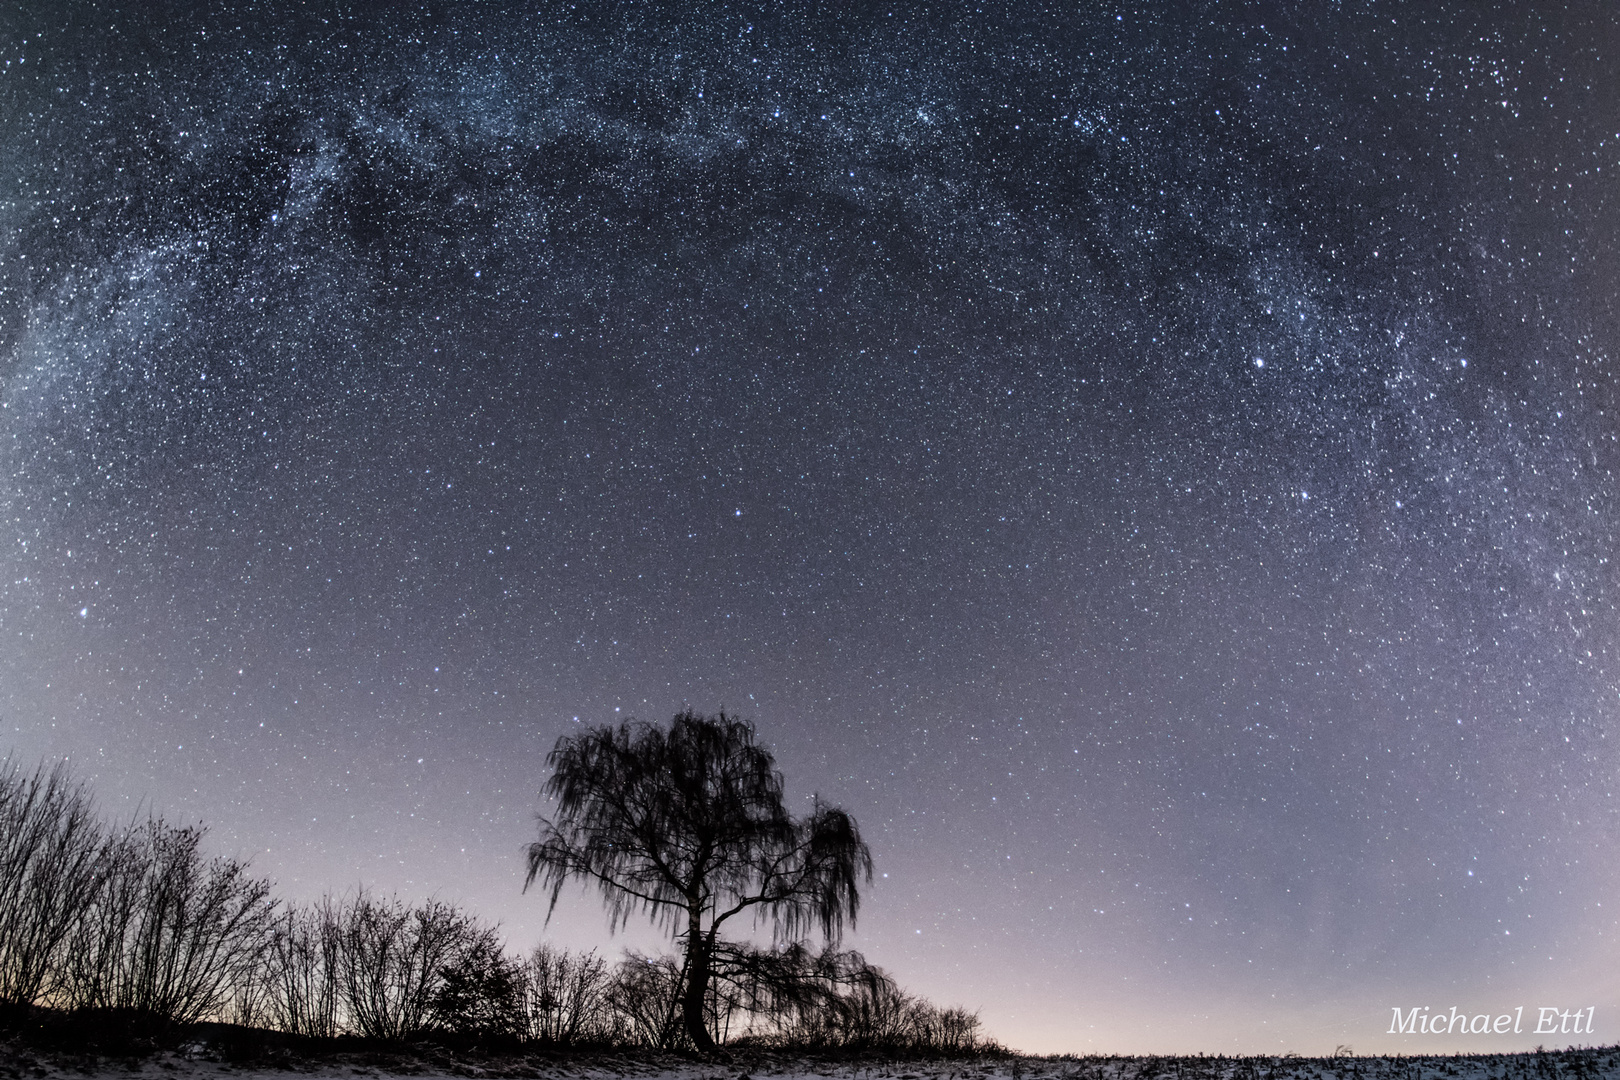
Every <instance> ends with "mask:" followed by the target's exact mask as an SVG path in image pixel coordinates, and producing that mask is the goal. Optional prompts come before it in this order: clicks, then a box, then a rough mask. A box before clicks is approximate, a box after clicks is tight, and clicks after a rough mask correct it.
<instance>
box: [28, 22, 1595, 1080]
mask: <svg viewBox="0 0 1620 1080" xmlns="http://www.w3.org/2000/svg"><path fill="white" fill-rule="evenodd" d="M1163 6H1164V7H1166V8H1173V9H1174V10H1173V11H1157V12H1152V11H1150V12H1144V11H1139V10H1134V9H1130V8H1126V7H1121V6H1117V5H1106V4H1099V5H1091V6H1083V7H1082V9H1081V10H1079V11H1078V12H1076V11H1074V10H1071V9H1069V8H1063V9H1059V8H1055V7H1054V8H1050V9H1046V8H1041V7H1039V6H1032V5H1020V6H1016V7H996V6H990V5H985V6H983V7H982V9H981V8H970V7H966V6H963V7H952V8H939V9H924V8H921V7H917V6H905V5H897V6H894V7H892V8H889V7H881V6H865V5H862V6H861V10H860V11H859V12H850V11H842V10H840V9H839V8H838V7H837V6H825V7H822V6H814V5H803V6H788V7H772V9H771V11H770V13H768V14H767V13H764V12H755V13H752V14H750V13H749V12H747V11H745V10H742V9H738V8H735V7H729V6H724V5H718V4H706V3H701V2H700V3H695V4H691V5H684V6H672V7H671V9H670V13H669V14H667V15H659V14H657V13H655V12H652V11H650V10H649V9H647V8H646V7H644V6H642V5H633V4H622V5H618V4H607V3H592V4H584V3H581V4H579V5H578V7H577V9H576V8H575V7H574V6H572V5H566V4H564V5H536V6H535V8H533V9H532V10H526V9H520V8H515V7H507V6H500V5H493V4H477V3H471V4H458V5H442V6H441V5H428V6H425V7H422V8H420V9H415V10H410V11H404V10H402V11H395V12H389V13H386V14H376V15H367V14H356V12H355V11H354V10H351V9H346V8H340V7H338V6H335V5H334V6H325V5H292V4H277V5H268V6H261V5H246V4H244V5H241V6H229V5H223V6H209V7H206V8H204V7H201V6H189V5H168V6H165V5H158V4H152V5H146V4H143V5H130V6H129V7H130V10H126V11H122V12H118V11H111V12H109V11H97V10H95V9H94V8H93V7H92V6H91V5H87V4H55V5H52V4H39V3H33V4H18V3H13V4H11V5H10V6H9V7H8V8H7V9H6V10H5V11H4V13H3V14H0V62H3V66H0V406H3V409H0V641H3V642H4V644H3V645H0V751H4V752H9V753H11V754H13V755H14V756H15V757H16V758H17V759H18V760H21V761H23V762H27V763H32V762H33V761H36V760H41V759H47V758H58V757H64V756H65V757H68V758H70V759H71V760H72V761H73V762H74V764H75V768H76V770H77V772H78V774H79V775H80V776H82V777H84V778H86V779H87V780H89V781H90V782H91V783H92V784H93V785H94V786H95V788H96V789H97V791H98V793H99V795H100V798H101V801H102V804H103V805H104V807H106V808H107V809H108V811H109V812H116V813H118V814H128V813H133V812H145V809H146V808H151V809H153V810H155V811H157V812H160V813H163V814H165V815H167V816H169V817H171V818H173V819H176V820H202V821H206V822H207V823H208V824H209V825H210V827H211V830H212V831H211V834H210V836H211V843H212V844H213V845H214V846H215V848H216V850H221V851H227V852H231V853H236V854H244V855H250V856H251V857H252V858H253V860H254V865H255V866H256V867H258V868H259V869H260V870H261V871H263V872H265V873H267V874H269V875H271V876H272V877H274V878H275V879H276V880H277V882H278V889H279V891H280V893H281V894H282V895H284V896H288V897H291V898H308V897H313V896H316V895H319V894H320V893H322V892H325V891H329V890H330V891H337V892H341V891H343V890H345V889H349V888H353V887H355V886H357V885H361V884H364V885H367V886H370V887H373V888H377V889H379V890H382V891H384V892H390V891H398V892H400V893H401V894H402V895H411V896H420V895H426V894H430V893H436V894H438V895H440V896H445V897H448V898H453V899H456V900H458V901H462V902H465V903H467V904H469V905H470V906H472V907H474V908H476V909H477V910H478V911H480V912H482V913H483V914H485V915H487V916H489V917H491V918H500V919H501V920H502V921H503V923H504V925H505V928H506V932H507V933H508V935H509V936H510V937H511V939H512V940H513V942H514V944H515V945H520V946H524V947H526V946H527V945H528V944H530V943H532V942H533V941H534V940H537V939H538V938H539V937H540V936H541V934H542V933H545V934H549V935H552V936H554V937H556V938H557V939H558V940H561V941H564V942H567V943H569V944H573V945H586V944H597V945H601V946H603V947H605V948H607V949H609V950H612V949H616V948H617V947H618V945H619V943H620V941H629V942H631V943H634V944H641V945H643V946H644V947H650V946H655V945H656V944H657V942H658V940H659V939H658V936H657V935H656V933H654V932H652V931H650V930H647V931H639V932H637V933H632V934H631V935H630V937H629V938H624V939H619V940H612V939H609V938H608V937H607V926H606V922H605V919H604V918H603V917H602V915H601V914H600V911H599V909H598V908H597V906H596V904H595V902H594V901H593V900H591V899H590V898H589V897H581V898H580V899H578V901H577V903H574V904H573V906H569V905H566V904H565V905H564V908H563V909H561V910H560V911H559V913H558V915H557V917H556V918H554V919H553V920H552V922H551V924H550V926H549V927H545V926H544V922H545V912H544V903H543V902H542V901H541V900H539V899H537V898H535V897H533V896H527V897H526V896H523V895H521V893H520V885H521V871H520V865H521V849H522V845H523V844H524V843H525V842H526V841H527V840H528V839H530V838H531V836H532V835H533V829H534V826H533V815H534V814H536V813H537V812H540V811H541V810H542V809H543V806H542V804H541V801H540V798H539V793H538V792H539V787H540V783H541V782H542V780H543V778H544V775H545V771H544V756H545V753H546V752H547V751H548V750H549V749H550V747H551V745H552V744H553V742H554V741H555V740H556V738H557V737H558V735H560V734H563V733H566V732H570V731H573V730H576V725H584V724H596V723H605V722H612V721H616V720H621V719H624V718H626V717H630V716H635V717H638V718H642V719H648V720H667V719H668V718H669V717H670V716H671V715H673V714H674V713H675V712H676V711H678V710H679V709H680V708H682V707H683V706H685V705H690V706H692V707H693V708H696V709H699V710H701V711H706V712H713V711H716V710H718V709H720V708H721V707H724V708H725V709H727V710H728V711H732V712H736V713H739V714H741V715H743V716H746V717H748V718H750V719H752V720H754V721H755V722H756V723H757V724H758V726H759V729H760V731H761V734H762V736H763V737H764V739H765V740H766V741H767V742H768V743H769V744H770V745H771V746H772V747H773V748H774V749H775V751H776V754H777V757H778V760H779V763H780V764H781V766H782V768H783V770H784V772H785V773H786V775H787V777H788V783H789V787H790V791H791V792H792V793H793V796H794V798H795V799H807V798H808V797H809V796H810V795H811V794H812V793H813V792H817V791H819V792H820V793H821V794H822V795H823V796H824V797H826V798H828V799H831V800H832V801H834V802H837V803H839V804H842V805H844V806H845V807H847V808H848V809H849V810H850V811H851V812H852V813H854V815H855V816H856V818H857V820H858V821H859V822H860V824H861V826H862V828H863V830H864V832H865V834H866V836H867V838H868V840H869V841H870V843H871V845H872V847H873V851H874V855H875V857H876V860H877V868H878V872H879V877H878V878H877V879H876V881H875V882H874V884H873V887H872V889H871V891H870V894H869V896H868V898H867V903H866V905H865V906H864V907H863V911H862V917H861V922H860V924H859V927H858V928H857V931H856V932H855V933H854V934H853V936H851V937H850V938H849V939H848V943H849V944H850V945H852V946H854V947H857V948H860V949H861V950H863V951H864V952H865V953H866V954H867V955H868V957H869V958H870V959H872V960H873V961H874V962H876V963H878V964H880V965H882V966H884V967H886V968H888V969H889V970H891V971H892V972H894V973H895V974H896V975H897V977H899V979H900V980H901V981H902V983H904V984H905V985H907V986H908V987H910V988H912V989H914V990H917V991H919V992H923V993H926V994H928V995H930V996H932V997H934V998H936V999H939V1000H941V1001H943V1002H946V1003H958V1002H959V1003H962V1004H965V1005H968V1006H970V1007H976V1008H979V1009H980V1010H981V1012H982V1015H983V1017H984V1019H985V1021H986V1022H987V1024H988V1026H989V1028H990V1030H991V1031H992V1033H993V1034H995V1035H998V1036H999V1037H1001V1038H1002V1039H1004V1040H1006V1041H1008V1042H1010V1043H1012V1044H1014V1045H1017V1046H1021V1047H1024V1048H1028V1049H1036V1050H1063V1049H1068V1050H1080V1051H1083V1050H1119V1051H1132V1050H1158V1051H1164V1050H1184V1051H1185V1050H1206V1051H1231V1050H1234V1049H1236V1050H1247V1051H1266V1052H1274V1051H1283V1050H1295V1051H1300V1052H1321V1051H1325V1050H1328V1049H1331V1048H1332V1047H1333V1046H1334V1045H1335V1044H1338V1043H1350V1044H1352V1045H1354V1046H1356V1047H1357V1048H1358V1049H1364V1050H1374V1049H1392V1050H1395V1049H1407V1050H1417V1049H1420V1047H1419V1046H1418V1044H1417V1042H1415V1041H1414V1040H1412V1039H1410V1038H1406V1037H1400V1036H1388V1035H1385V1034H1383V1033H1384V1032H1385V1029H1386V1028H1387V1026H1388V1024H1389V1022H1390V1016H1391V1012H1390V1010H1391V1008H1392V1007H1394V1006H1406V1007H1415V1006H1432V1007H1435V1008H1437V1009H1440V1010H1444V1009H1446V1008H1447V1007H1449V1006H1451V1005H1458V1006H1459V1007H1460V1008H1462V1009H1464V1010H1469V1011H1478V1012H1486V1011H1489V1012H1492V1013H1499V1012H1502V1011H1505V1010H1507V1009H1511V1008H1512V1007H1514V1006H1517V1005H1521V1004H1522V1005H1526V1006H1528V1007H1531V1008H1532V1009H1533V1008H1534V1007H1535V1006H1538V1005H1559V1006H1561V1007H1565V1008H1574V1007H1577V1006H1579V1007H1583V1008H1584V1007H1586V1006H1595V1007H1596V1013H1595V1016H1596V1023H1595V1041H1597V1042H1605V1041H1611V1042H1612V1041H1613V1040H1614V1039H1615V1038H1616V1037H1620V1027H1615V1026H1614V1025H1615V1023H1617V1022H1620V1021H1617V1020H1616V1013H1615V1011H1614V1008H1615V1007H1616V1006H1620V981H1617V979H1616V976H1615V975H1614V973H1613V972H1614V967H1615V965H1614V961H1615V959H1616V955H1615V950H1616V940H1617V933H1620V925H1617V922H1616V919H1615V914H1616V912H1615V906H1616V904H1620V898H1615V897H1614V891H1615V890H1614V885H1615V884H1616V878H1617V874H1616V871H1615V867H1616V865H1617V863H1616V860H1615V859H1614V858H1613V857H1612V851H1613V850H1614V841H1615V840H1616V825H1617V822H1616V818H1615V807H1614V804H1613V801H1612V798H1611V793H1612V789H1613V786H1614V779H1615V768H1616V764H1617V762H1616V754H1615V752H1614V749H1615V747H1614V745H1613V744H1610V743H1609V742H1608V741H1607V738H1606V736H1607V735H1608V734H1609V733H1610V732H1611V729H1612V728H1613V726H1614V721H1615V718H1616V715H1617V704H1620V702H1617V693H1620V685H1617V682H1616V660H1617V658H1616V648H1617V645H1620V624H1617V615H1620V606H1617V598H1620V593H1617V587H1620V581H1617V579H1616V568H1615V566H1614V565H1613V564H1612V563H1611V558H1612V556H1613V552H1614V549H1615V542H1614V541H1615V536H1616V531H1617V530H1616V526H1617V523H1620V517H1617V514H1620V505H1617V495H1620V488H1617V485H1616V480H1615V475H1614V470H1615V468H1616V467H1617V464H1620V442H1617V434H1620V425H1617V423H1616V417H1615V410H1616V409H1617V408H1620V400H1617V398H1620V393H1617V382H1616V372H1615V364H1616V357H1615V355H1614V350H1615V343H1616V334H1617V331H1620V324H1617V318H1616V306H1615V300H1614V298H1615V290H1616V283H1617V282H1620V242H1617V237H1620V212H1617V207H1616V201H1615V195H1614V192H1615V179H1616V177H1617V176H1620V79H1617V78H1616V77H1615V71H1616V70H1620V69H1617V67H1616V64H1617V61H1620V20H1617V19H1616V18H1615V15H1614V13H1613V11H1612V9H1609V8H1607V7H1606V6H1605V5H1602V4H1587V5H1582V4H1575V5H1571V6H1570V8H1569V9H1567V10H1563V11H1560V12H1558V13H1557V14H1550V13H1538V12H1536V11H1534V10H1532V9H1533V8H1538V7H1543V5H1520V6H1519V7H1518V8H1517V9H1516V10H1514V11H1512V12H1508V13H1506V14H1499V15H1498V14H1490V13H1486V12H1482V11H1480V10H1479V7H1480V6H1479V5H1473V4H1464V3H1458V4H1454V5H1424V6H1419V5H1407V4H1402V5H1385V4H1376V3H1368V4H1355V5H1348V4H1347V5H1343V6H1340V5H1337V4H1321V5H1300V6H1299V7H1298V8H1294V7H1288V6H1268V5H1239V4H1214V5H1209V4H1205V5H1194V4H1188V5H1163ZM363 7H364V6H363V5H362V8H363ZM1606 904H1607V905H1608V906H1605V905H1606ZM638 933H639V934H640V935H641V936H638ZM1567 1041H1570V1040H1568V1039H1563V1040H1559V1039H1548V1038H1546V1037H1545V1036H1543V1037H1535V1036H1530V1035H1524V1036H1522V1037H1518V1038H1517V1039H1516V1040H1515V1038H1514V1037H1511V1036H1508V1037H1494V1036H1493V1037H1485V1036H1479V1037H1475V1038H1473V1040H1472V1041H1471V1042H1470V1041H1469V1040H1465V1039H1462V1038H1460V1037H1459V1038H1456V1039H1453V1040H1451V1042H1450V1043H1448V1044H1447V1045H1446V1046H1444V1047H1439V1046H1437V1045H1433V1044H1430V1043H1427V1042H1425V1043H1424V1044H1423V1045H1422V1047H1421V1049H1426V1050H1432V1049H1447V1050H1449V1049H1455V1048H1456V1047H1458V1046H1468V1045H1472V1046H1477V1047H1479V1048H1481V1049H1517V1048H1522V1047H1523V1046H1530V1045H1534V1044H1535V1043H1538V1042H1547V1043H1549V1044H1551V1043H1558V1044H1560V1045H1562V1043H1563V1042H1567ZM1586 1041H1588V1042H1590V1041H1594V1040H1593V1039H1587V1040H1586Z"/></svg>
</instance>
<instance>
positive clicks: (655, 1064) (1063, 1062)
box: [0, 1043, 1620, 1080]
mask: <svg viewBox="0 0 1620 1080" xmlns="http://www.w3.org/2000/svg"><path fill="white" fill-rule="evenodd" d="M236 1056H238V1057H245V1058H246V1060H238V1061H233V1060H230V1057H231V1055H229V1054H227V1053H225V1052H222V1049H221V1048H217V1047H211V1046H205V1045H193V1046H190V1047H186V1048H183V1049H181V1050H178V1051H166V1052H163V1053H160V1054H156V1055H153V1056H149V1057H145V1058H140V1059H126V1058H117V1057H92V1056H81V1055H75V1054H69V1053H43V1052H37V1051H32V1050H28V1049H23V1048H19V1047H17V1046H14V1045H9V1044H5V1043H0V1078H4V1080H10V1078H17V1080H21V1078H25V1077H31V1078H37V1080H84V1078H86V1077H102V1076H105V1077H119V1078H129V1080H133V1078H137V1077H151V1078H158V1077H162V1078H165V1080H215V1078H226V1077H229V1078H232V1080H290V1078H291V1077H309V1078H311V1080H316V1078H332V1080H336V1078H339V1077H342V1078H344V1080H363V1078H368V1077H369V1078H375V1080H386V1078H391V1077H415V1078H419V1080H433V1078H437V1077H445V1078H448V1077H478V1078H488V1080H496V1078H520V1077H521V1078H524V1080H766V1078H769V1080H1563V1078H1567V1080H1620V1047H1600V1048H1594V1049H1584V1050H1562V1051H1549V1052H1547V1053H1542V1054H1534V1053H1532V1054H1482V1055H1477V1056H1467V1057H1341V1058H1332V1059H1328V1058H1295V1057H1289V1058H1275V1057H1236V1058H1234V1057H1191V1058H1189V1057H1180V1058H1174V1057H1068V1056H1064V1057H1046V1058H1035V1057H1016V1056H1015V1057H1005V1058H985V1059H974V1060H957V1061H905V1060H899V1061H897V1060H893V1059H884V1058H881V1057H869V1058H861V1059H852V1060H817V1059H813V1058H805V1057H798V1056H787V1055H778V1054H770V1053H763V1052H741V1053H736V1054H733V1055H732V1057H731V1059H730V1060H729V1061H724V1062H721V1061H707V1062H705V1061H694V1060H690V1059H686V1058H681V1057H676V1056H671V1055H657V1054H645V1053H617V1054H615V1053H595V1054H580V1055H559V1054H542V1053H535V1054H512V1055H503V1056H499V1057H485V1056H481V1055H477V1054H466V1053H451V1052H448V1051H444V1050H440V1049H436V1048H420V1049H417V1048H411V1049H403V1050H386V1051H384V1050H356V1051H354V1052H339V1053H331V1054H323V1055H321V1056H319V1057H317V1058H305V1057H295V1056H291V1055H287V1054H284V1053H278V1052H275V1051H270V1052H257V1053H254V1054H251V1055H240V1054H239V1055H236Z"/></svg>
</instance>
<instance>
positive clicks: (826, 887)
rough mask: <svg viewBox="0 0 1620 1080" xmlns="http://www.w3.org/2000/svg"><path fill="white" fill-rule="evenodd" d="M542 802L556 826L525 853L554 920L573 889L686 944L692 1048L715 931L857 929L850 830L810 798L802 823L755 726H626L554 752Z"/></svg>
mask: <svg viewBox="0 0 1620 1080" xmlns="http://www.w3.org/2000/svg"><path fill="white" fill-rule="evenodd" d="M546 761H547V764H548V765H550V766H551V769H552V773H551V778H550V779H549V780H548V781H547V782H546V786H545V793H546V794H547V795H550V796H552V797H554V798H555V799H556V800H557V814H556V817H555V818H553V819H549V820H548V819H542V820H541V829H540V839H539V840H538V841H537V842H536V843H534V844H531V845H530V846H529V872H528V879H527V881H526V882H525V883H524V888H525V889H527V888H528V887H529V886H530V885H532V884H534V882H535V881H536V880H537V879H538V880H540V881H541V882H542V883H543V884H544V885H546V886H549V887H550V889H551V904H552V907H553V908H555V907H556V904H557V898H558V896H559V895H560V894H561V892H562V887H563V885H564V884H565V883H566V882H567V881H569V880H570V879H573V878H579V879H582V880H583V881H585V882H588V883H594V884H595V885H596V886H597V887H598V888H599V889H600V890H601V893H602V897H603V899H604V900H605V901H606V903H607V906H608V912H609V917H610V919H611V923H612V926H613V928H614V929H617V928H618V927H619V926H620V925H621V924H622V923H623V922H624V921H625V920H626V919H627V918H628V917H629V916H630V915H631V914H632V913H635V912H643V913H645V914H647V915H648V916H649V917H650V918H652V920H653V921H654V922H655V923H656V924H658V925H661V926H664V927H666V928H668V929H670V930H671V931H673V932H674V934H675V936H676V937H677V938H680V939H683V941H684V945H685V965H684V971H683V975H682V981H681V1017H682V1021H683V1027H684V1029H685V1031H686V1034H687V1036H688V1037H689V1038H690V1039H691V1040H692V1042H693V1044H694V1045H696V1046H697V1047H698V1048H699V1049H700V1050H713V1049H714V1048H715V1042H714V1038H713V1036H712V1035H711V1034H710V1032H709V1029H708V1025H707V1023H706V1021H705V1008H704V1006H705V997H706V995H707V993H708V990H709V980H710V977H711V974H712V972H713V964H714V957H715V950H716V945H717V943H718V942H719V940H720V938H719V934H720V928H721V927H722V926H723V925H724V924H725V923H726V922H727V921H729V920H730V919H732V918H734V917H736V916H738V915H741V914H743V913H745V912H746V913H748V914H750V915H751V916H753V917H754V918H755V919H756V920H766V921H769V922H770V923H771V925H772V926H773V928H774V930H775V932H776V933H777V935H778V936H779V937H783V938H792V937H796V936H798V935H800V934H802V933H804V932H805V931H807V930H810V929H811V928H818V929H820V931H821V932H822V934H823V935H824V936H825V937H826V938H827V939H828V940H829V941H834V940H836V939H837V938H838V937H839V936H840V934H841V933H842V931H843V926H844V920H845V919H846V918H847V919H848V920H849V921H850V923H852V924H853V923H854V921H855V915H856V912H857V910H858V909H859V906H860V893H859V879H860V878H861V877H862V876H863V875H864V876H865V878H866V879H867V880H868V881H870V880H871V877H872V856H871V852H870V851H869V850H868V849H867V846H866V844H865V843H864V842H862V840H861V836H860V832H859V831H858V830H857V829H856V827H855V821H854V819H853V818H851V817H850V816H849V814H847V813H845V812H844V811H843V810H841V809H839V808H837V807H832V806H825V805H822V803H821V802H820V800H817V801H816V802H815V804H814V806H813V808H812V810H811V812H810V814H809V816H808V817H806V818H804V819H802V820H798V819H795V818H793V817H792V816H791V815H790V814H789V813H788V812H787V810H786V808H785V807H784V806H783V805H782V775H781V773H779V772H777V771H776V762H775V760H774V759H773V758H772V757H771V754H770V751H768V750H766V749H765V748H764V747H762V746H759V745H758V744H757V743H756V742H755V731H754V726H753V725H752V724H751V723H748V722H747V721H744V720H739V719H736V718H735V717H729V716H727V715H725V714H724V713H721V714H719V715H718V716H714V717H703V716H699V715H697V714H696V713H693V712H692V711H691V710H687V711H685V712H682V713H681V714H679V715H678V716H676V717H675V719H674V720H673V721H672V722H671V723H670V726H669V729H668V730H667V731H666V730H664V729H663V728H660V727H658V726H656V725H653V724H646V723H637V722H635V721H629V722H626V723H623V724H620V725H619V726H617V727H612V726H604V727H599V728H592V729H590V730H587V731H585V732H583V733H581V734H579V735H577V736H571V737H570V736H565V737H563V738H561V739H559V740H557V745H556V747H555V748H554V749H553V750H552V751H551V754H550V756H549V757H548V758H547V759H546Z"/></svg>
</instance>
